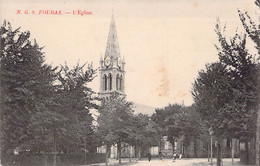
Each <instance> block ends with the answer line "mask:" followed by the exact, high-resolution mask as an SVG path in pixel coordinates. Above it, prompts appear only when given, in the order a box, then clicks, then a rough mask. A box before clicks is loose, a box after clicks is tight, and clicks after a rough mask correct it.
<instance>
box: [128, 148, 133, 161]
mask: <svg viewBox="0 0 260 166" xmlns="http://www.w3.org/2000/svg"><path fill="white" fill-rule="evenodd" d="M131 147H132V146H128V151H129V162H130V163H131V151H132V148H131Z"/></svg>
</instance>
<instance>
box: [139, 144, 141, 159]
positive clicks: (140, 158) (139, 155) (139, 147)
mask: <svg viewBox="0 0 260 166" xmlns="http://www.w3.org/2000/svg"><path fill="white" fill-rule="evenodd" d="M138 156H139V159H141V146H140V145H139V146H138Z"/></svg>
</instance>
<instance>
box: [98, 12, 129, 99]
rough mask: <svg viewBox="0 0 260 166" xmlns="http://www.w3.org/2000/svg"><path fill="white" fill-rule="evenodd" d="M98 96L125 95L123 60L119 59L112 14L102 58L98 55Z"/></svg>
mask: <svg viewBox="0 0 260 166" xmlns="http://www.w3.org/2000/svg"><path fill="white" fill-rule="evenodd" d="M100 58H101V59H100V69H99V72H100V93H99V94H100V96H101V97H108V96H110V95H111V94H113V93H119V94H121V95H125V86H124V85H125V71H124V69H125V61H122V60H121V57H120V50H119V43H118V38H117V32H116V24H115V20H114V15H113V14H112V18H111V23H110V28H109V33H108V39H107V46H106V52H105V56H104V59H103V57H102V56H101V57H100Z"/></svg>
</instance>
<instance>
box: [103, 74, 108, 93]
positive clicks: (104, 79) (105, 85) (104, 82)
mask: <svg viewBox="0 0 260 166" xmlns="http://www.w3.org/2000/svg"><path fill="white" fill-rule="evenodd" d="M103 90H107V75H105V74H104V75H103Z"/></svg>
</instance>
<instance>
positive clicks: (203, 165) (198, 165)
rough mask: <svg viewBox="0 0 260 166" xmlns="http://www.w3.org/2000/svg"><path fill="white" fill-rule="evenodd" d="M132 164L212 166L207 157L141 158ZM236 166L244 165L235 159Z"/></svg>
mask: <svg viewBox="0 0 260 166" xmlns="http://www.w3.org/2000/svg"><path fill="white" fill-rule="evenodd" d="M131 165H132V166H210V162H208V159H207V158H199V159H179V160H176V161H175V162H173V161H172V160H171V159H164V160H158V159H154V160H151V161H150V162H149V161H147V160H140V161H138V162H136V163H134V164H131ZM213 166H216V159H214V160H213ZM222 166H232V160H231V159H223V164H222ZM234 166H243V165H241V164H240V163H239V159H235V161H234Z"/></svg>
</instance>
